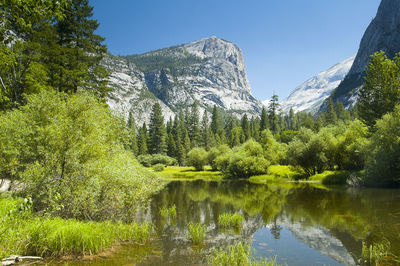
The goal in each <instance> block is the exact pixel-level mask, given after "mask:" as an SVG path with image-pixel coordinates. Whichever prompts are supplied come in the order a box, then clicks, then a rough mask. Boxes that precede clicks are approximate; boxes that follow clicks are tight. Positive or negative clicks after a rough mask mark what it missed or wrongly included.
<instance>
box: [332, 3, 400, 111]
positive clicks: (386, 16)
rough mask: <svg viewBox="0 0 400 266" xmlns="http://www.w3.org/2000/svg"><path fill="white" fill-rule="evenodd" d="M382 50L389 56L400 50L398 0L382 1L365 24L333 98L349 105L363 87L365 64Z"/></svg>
mask: <svg viewBox="0 0 400 266" xmlns="http://www.w3.org/2000/svg"><path fill="white" fill-rule="evenodd" d="M381 50H382V51H385V52H386V54H387V55H388V57H389V58H393V57H394V55H395V54H396V53H397V52H399V51H400V1H399V0H382V2H381V4H380V6H379V9H378V13H377V15H376V17H375V19H374V20H372V22H371V24H370V25H369V26H368V28H367V30H366V31H365V33H364V36H363V38H362V40H361V43H360V48H359V50H358V53H357V56H356V58H355V60H354V64H353V66H352V67H351V69H350V71H349V73H348V74H347V76H346V78H345V79H344V80H343V82H342V83H341V84H340V85H339V86H338V88H337V89H336V90H335V91H334V92H333V94H332V99H333V100H334V101H335V102H336V101H342V102H343V104H344V105H345V106H349V105H351V104H352V103H354V101H355V100H356V96H357V92H358V89H359V88H360V87H361V86H362V83H363V77H364V73H365V72H364V71H365V67H366V66H367V64H368V61H369V58H370V56H371V55H372V54H373V53H375V52H377V51H381Z"/></svg>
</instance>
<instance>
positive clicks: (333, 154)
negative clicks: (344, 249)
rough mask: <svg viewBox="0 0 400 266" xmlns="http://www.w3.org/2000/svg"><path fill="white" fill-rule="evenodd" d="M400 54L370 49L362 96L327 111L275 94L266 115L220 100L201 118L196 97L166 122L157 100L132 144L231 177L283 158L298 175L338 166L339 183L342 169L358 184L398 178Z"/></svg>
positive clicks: (248, 173) (140, 150)
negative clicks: (306, 109) (283, 101)
mask: <svg viewBox="0 0 400 266" xmlns="http://www.w3.org/2000/svg"><path fill="white" fill-rule="evenodd" d="M398 58H399V57H396V58H395V59H394V60H390V59H387V58H386V56H385V54H384V53H383V52H378V53H376V54H374V55H372V56H371V62H370V64H369V66H368V68H367V71H366V73H367V75H366V78H365V84H364V86H363V88H362V89H361V90H360V97H359V102H358V104H357V105H356V106H355V107H353V108H352V109H351V110H350V111H348V110H346V109H345V108H344V106H343V104H342V103H341V102H336V103H333V102H332V101H329V103H328V105H327V111H326V112H325V113H320V114H318V115H316V116H315V117H313V116H311V115H310V114H307V113H301V112H300V113H296V114H295V113H294V112H293V110H290V112H289V114H281V113H280V111H279V103H278V97H277V96H276V95H273V97H272V99H271V101H270V105H269V107H268V109H265V108H263V110H262V113H261V116H260V117H252V118H251V119H249V118H248V117H247V115H246V114H244V115H243V117H242V118H241V119H240V120H239V119H238V118H236V117H234V116H231V115H228V114H226V113H225V112H224V111H223V110H221V109H218V108H217V107H214V109H213V111H212V113H211V117H210V116H209V114H208V113H207V111H206V110H205V111H204V113H203V116H202V119H200V113H199V108H198V104H197V103H194V104H193V105H192V107H191V108H190V109H189V108H185V109H184V110H181V111H180V112H179V113H178V115H176V117H175V119H173V120H172V119H170V120H169V121H167V122H166V123H165V122H164V121H163V117H162V114H161V112H160V111H159V110H160V107H159V106H158V104H156V105H155V106H154V110H153V114H152V118H151V122H150V125H149V129H147V126H146V124H143V126H142V127H141V128H140V129H139V134H138V136H137V137H135V138H134V139H135V141H136V142H137V144H135V145H136V146H135V147H137V148H136V149H135V150H133V152H134V153H136V154H147V153H150V154H156V153H162V154H166V155H168V156H170V157H173V158H176V160H177V161H178V163H179V164H180V165H191V166H194V167H195V168H196V169H197V170H199V171H201V170H202V169H203V167H204V165H206V164H210V165H211V167H212V169H213V170H219V171H221V172H223V173H224V174H225V175H226V176H228V177H233V178H235V177H236V178H248V177H251V176H254V175H263V174H267V173H268V168H269V166H270V165H278V164H282V165H290V166H292V167H293V169H294V170H295V172H296V174H295V175H296V178H308V177H310V176H314V175H317V174H321V173H322V172H324V171H339V172H338V173H339V174H338V175H337V179H336V180H333V182H334V183H337V182H339V181H338V180H341V181H340V182H342V183H343V182H344V183H346V180H347V178H343V176H347V177H349V176H350V175H352V176H353V177H355V178H356V179H357V180H358V181H357V182H356V183H357V184H360V183H365V184H367V185H372V186H376V185H385V186H386V185H397V184H398V183H399V177H400V175H399V168H398V167H397V165H399V161H400V157H399V154H398V153H399V149H398V147H397V146H398V145H397V144H398V143H397V142H398V141H397V138H398V136H399V135H398V134H399V133H398V132H400V129H399V125H398V123H397V122H396V121H397V120H398V115H399V107H398V106H399V103H400V101H399V99H400V85H399V82H398V80H399V79H400V70H399V69H400V65H399V62H400V60H399V59H398ZM376 110H377V111H376ZM210 118H211V119H210ZM210 120H211V121H210ZM136 138H137V140H136ZM147 147H151V149H149V148H147ZM153 156H154V155H153ZM364 170H365V171H364ZM346 171H347V174H346ZM351 173H353V174H351ZM331 176H333V175H331ZM353 181H354V180H353Z"/></svg>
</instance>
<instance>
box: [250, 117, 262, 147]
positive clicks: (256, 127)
mask: <svg viewBox="0 0 400 266" xmlns="http://www.w3.org/2000/svg"><path fill="white" fill-rule="evenodd" d="M250 132H251V137H252V138H253V139H255V140H256V141H258V140H259V138H260V119H258V118H254V117H252V118H251V120H250Z"/></svg>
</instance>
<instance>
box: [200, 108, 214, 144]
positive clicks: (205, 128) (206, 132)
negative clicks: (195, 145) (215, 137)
mask: <svg viewBox="0 0 400 266" xmlns="http://www.w3.org/2000/svg"><path fill="white" fill-rule="evenodd" d="M201 139H202V143H201V145H202V146H203V147H204V148H205V149H206V150H209V149H210V148H211V147H212V139H211V130H210V126H209V121H208V114H207V111H206V110H204V113H203V119H202V120H201Z"/></svg>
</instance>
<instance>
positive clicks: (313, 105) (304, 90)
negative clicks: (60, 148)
mask: <svg viewBox="0 0 400 266" xmlns="http://www.w3.org/2000/svg"><path fill="white" fill-rule="evenodd" d="M354 59H355V55H354V56H352V57H350V58H347V59H346V60H344V61H343V62H340V63H338V64H336V65H334V66H333V67H331V68H330V69H328V70H326V71H323V72H321V73H319V74H318V75H317V76H315V77H312V78H311V79H309V80H307V81H306V82H304V83H303V84H301V85H300V86H298V87H297V88H295V89H294V90H293V92H292V93H291V94H290V95H289V97H288V98H286V99H285V100H284V101H282V102H281V108H282V111H283V112H284V113H288V112H289V110H290V108H293V111H295V112H301V111H305V112H310V113H316V112H317V111H318V109H319V108H320V106H321V104H322V103H323V101H324V100H325V99H327V98H328V97H329V95H330V94H331V93H332V91H333V90H334V89H335V88H337V86H339V84H340V83H341V82H342V80H343V79H344V77H345V76H346V75H347V73H348V72H349V70H350V68H351V66H352V65H353V62H354ZM266 102H267V101H264V102H263V103H264V104H265V103H266ZM268 102H269V101H268Z"/></svg>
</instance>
